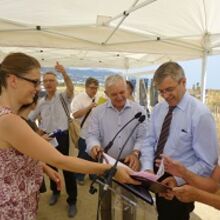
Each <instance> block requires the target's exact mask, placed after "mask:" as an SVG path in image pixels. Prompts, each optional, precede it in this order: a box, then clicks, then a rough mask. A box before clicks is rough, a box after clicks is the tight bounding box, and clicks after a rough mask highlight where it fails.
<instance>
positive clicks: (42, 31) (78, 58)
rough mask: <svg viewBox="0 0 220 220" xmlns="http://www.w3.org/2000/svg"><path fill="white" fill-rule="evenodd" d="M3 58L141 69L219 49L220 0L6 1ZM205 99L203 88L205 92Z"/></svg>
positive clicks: (1, 12) (1, 11)
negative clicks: (15, 54)
mask: <svg viewBox="0 0 220 220" xmlns="http://www.w3.org/2000/svg"><path fill="white" fill-rule="evenodd" d="M0 4H1V7H0V58H1V59H2V57H3V56H5V54H7V53H8V52H11V51H23V52H26V53H28V54H31V55H33V56H35V57H36V58H38V59H39V60H40V61H41V63H42V65H43V66H52V65H54V62H55V61H56V60H58V61H60V62H62V63H63V64H64V65H68V66H77V67H111V68H123V69H129V68H134V67H135V68H137V67H143V66H147V65H155V64H159V63H162V62H164V61H167V60H189V59H195V58H201V59H203V73H202V87H203V91H204V88H205V76H206V74H205V72H206V71H205V70H206V59H207V55H215V54H220V25H219V24H220V13H219V12H220V1H219V0H184V1H182V0H130V1H129V0H111V1H109V0H89V1H88V0H74V1H73V0H65V1H61V0H38V1H31V0H19V1H13V0H4V1H0ZM202 97H203V98H204V97H205V96H204V92H203V96H202Z"/></svg>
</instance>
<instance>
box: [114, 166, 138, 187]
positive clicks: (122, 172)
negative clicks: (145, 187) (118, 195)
mask: <svg viewBox="0 0 220 220" xmlns="http://www.w3.org/2000/svg"><path fill="white" fill-rule="evenodd" d="M132 173H133V171H132V170H131V169H128V168H125V167H120V166H119V167H117V172H116V174H115V176H114V178H115V179H116V180H117V181H118V182H120V183H127V184H132V185H140V184H141V183H140V182H139V181H137V180H134V179H133V178H132V177H131V176H130V175H131V174H132Z"/></svg>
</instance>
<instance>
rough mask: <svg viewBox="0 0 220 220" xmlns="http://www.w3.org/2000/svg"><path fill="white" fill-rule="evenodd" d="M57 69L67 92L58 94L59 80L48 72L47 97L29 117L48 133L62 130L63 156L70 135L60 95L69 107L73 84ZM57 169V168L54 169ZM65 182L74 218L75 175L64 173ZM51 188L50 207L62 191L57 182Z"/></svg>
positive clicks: (69, 209) (70, 210) (45, 82)
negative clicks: (37, 120) (38, 119)
mask: <svg viewBox="0 0 220 220" xmlns="http://www.w3.org/2000/svg"><path fill="white" fill-rule="evenodd" d="M55 69H56V71H57V72H58V73H60V74H61V75H62V77H63V79H64V84H65V87H66V90H65V91H64V92H62V93H59V92H57V86H58V82H57V78H56V74H55V73H53V72H47V73H45V74H44V75H43V85H44V88H45V90H46V96H45V97H44V98H42V99H41V100H40V101H39V102H38V105H37V107H36V109H35V110H34V112H32V113H31V114H30V115H29V118H30V119H31V120H33V121H34V120H36V119H37V118H40V128H41V129H42V130H44V131H45V132H46V133H52V132H54V131H55V130H57V129H61V130H62V132H61V133H59V135H57V136H56V139H57V142H58V146H57V147H56V148H57V150H59V151H60V152H61V153H62V154H64V155H68V154H69V133H68V121H67V116H66V114H65V111H64V108H63V106H62V103H61V100H60V94H61V95H62V97H63V99H64V100H65V102H66V104H67V105H68V106H69V105H70V103H71V100H72V97H73V89H74V87H73V83H72V81H71V79H70V77H69V76H68V74H67V73H66V71H65V69H64V67H63V66H62V65H60V64H59V63H58V62H57V63H56V66H55ZM54 169H56V168H54ZM63 174H64V180H65V185H66V191H67V194H68V198H67V203H68V216H69V217H74V216H75V214H76V206H75V204H76V199H77V185H76V179H75V176H74V173H72V172H69V171H65V170H64V171H63ZM50 188H51V190H52V192H53V193H52V195H51V197H50V200H49V205H54V204H56V202H57V200H58V198H59V196H60V191H58V190H57V188H56V185H55V182H53V181H51V182H50Z"/></svg>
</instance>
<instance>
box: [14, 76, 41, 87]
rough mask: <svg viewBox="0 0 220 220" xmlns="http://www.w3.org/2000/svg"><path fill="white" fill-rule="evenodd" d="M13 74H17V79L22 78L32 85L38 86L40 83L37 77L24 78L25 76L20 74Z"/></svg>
mask: <svg viewBox="0 0 220 220" xmlns="http://www.w3.org/2000/svg"><path fill="white" fill-rule="evenodd" d="M15 76H17V77H18V78H19V79H23V80H25V81H27V82H30V83H32V84H33V85H34V87H38V86H39V85H40V84H41V81H40V80H39V79H29V78H26V77H23V76H20V75H15Z"/></svg>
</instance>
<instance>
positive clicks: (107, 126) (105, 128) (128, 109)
mask: <svg viewBox="0 0 220 220" xmlns="http://www.w3.org/2000/svg"><path fill="white" fill-rule="evenodd" d="M137 112H142V113H143V114H144V115H145V110H144V108H143V107H142V106H140V105H139V104H137V103H135V102H133V101H130V100H127V101H126V104H125V106H124V108H123V109H122V110H121V111H118V110H117V109H116V108H114V106H112V103H111V101H110V100H108V101H107V102H106V103H104V104H103V105H100V106H98V107H96V108H95V109H94V110H93V111H92V113H91V117H90V120H89V126H88V130H87V134H86V144H87V152H88V153H90V151H91V149H92V147H93V146H95V145H99V146H101V147H102V148H104V147H105V146H107V144H108V143H109V141H111V140H112V138H113V137H114V136H115V134H116V133H117V132H118V131H119V129H120V128H122V127H123V126H124V125H125V124H126V123H127V122H128V121H129V120H130V119H131V118H133V117H134V116H135V114H136V113H137ZM137 123H138V119H135V120H133V121H132V122H131V123H130V124H129V125H128V126H127V127H125V129H124V130H123V131H122V132H121V133H120V134H119V135H118V136H117V138H116V139H115V141H114V144H113V146H112V147H111V149H110V150H109V151H108V154H109V155H110V156H112V157H113V158H117V156H118V154H119V152H120V149H121V147H122V146H123V144H124V142H125V141H126V139H127V138H128V137H129V136H131V137H130V139H129V141H128V143H127V145H126V146H125V148H124V151H123V153H122V155H121V159H123V158H125V157H126V156H127V155H128V154H130V153H131V152H132V150H134V149H137V150H139V151H141V153H143V152H142V150H143V147H144V145H146V143H145V142H146V134H147V120H145V121H144V122H143V123H141V124H139V125H138V127H137V129H136V130H135V131H134V133H133V134H131V135H130V133H131V131H132V129H133V128H134V127H135V125H136V124H137Z"/></svg>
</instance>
